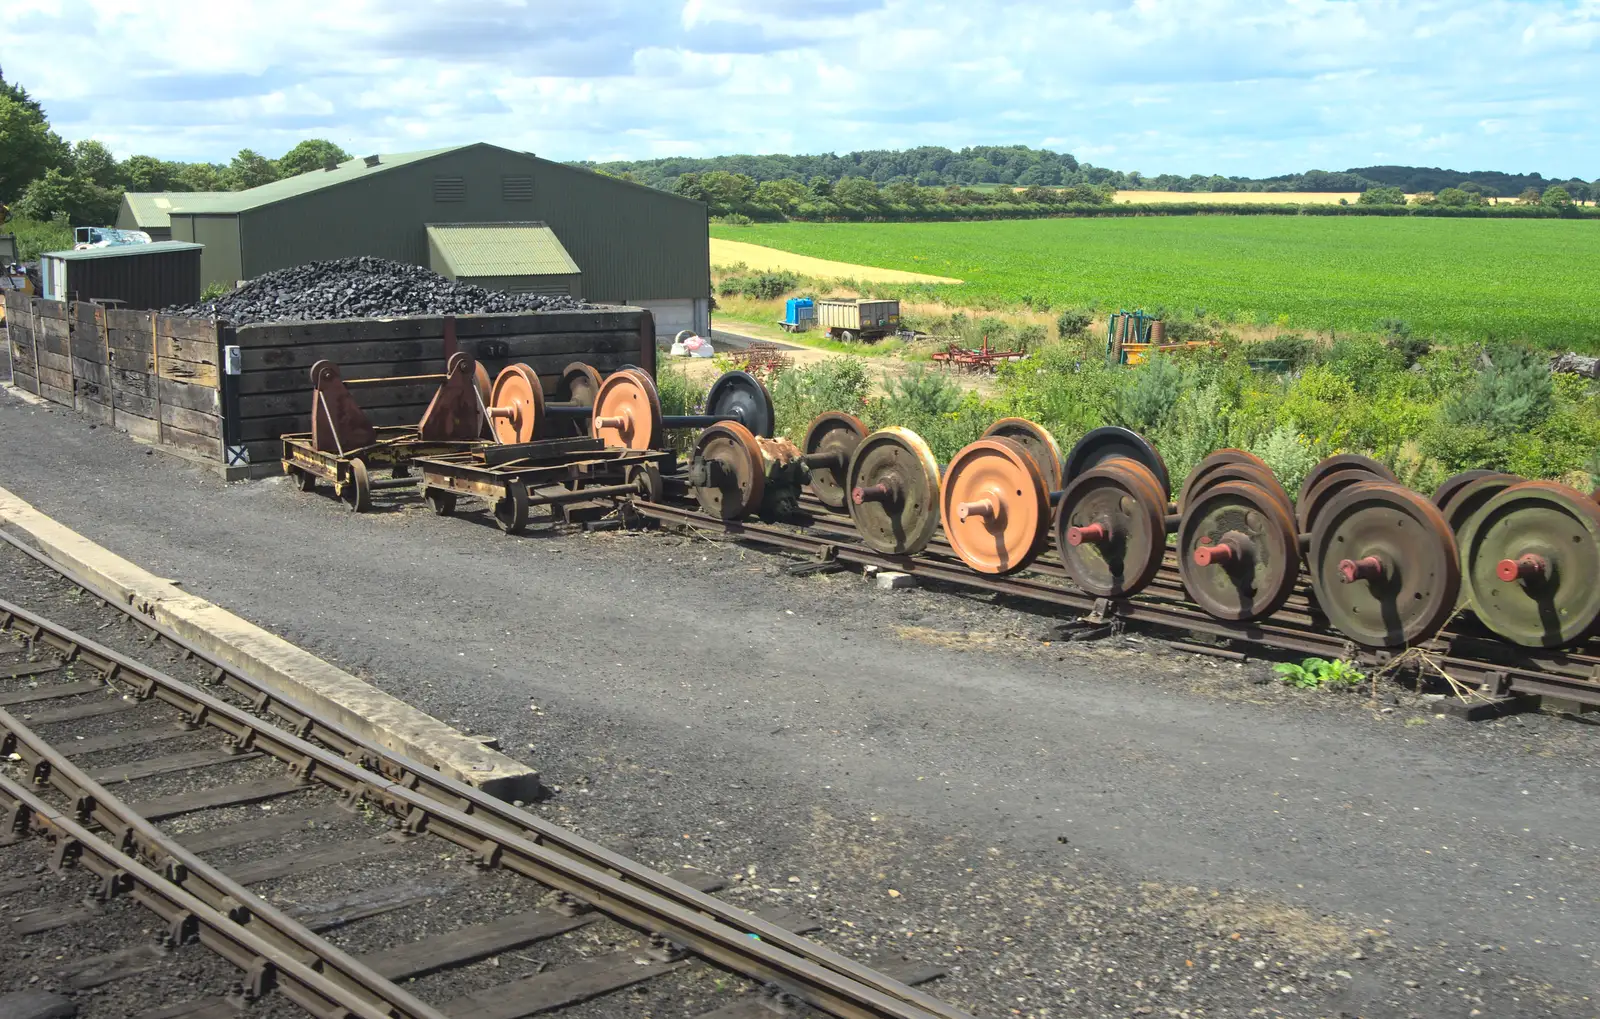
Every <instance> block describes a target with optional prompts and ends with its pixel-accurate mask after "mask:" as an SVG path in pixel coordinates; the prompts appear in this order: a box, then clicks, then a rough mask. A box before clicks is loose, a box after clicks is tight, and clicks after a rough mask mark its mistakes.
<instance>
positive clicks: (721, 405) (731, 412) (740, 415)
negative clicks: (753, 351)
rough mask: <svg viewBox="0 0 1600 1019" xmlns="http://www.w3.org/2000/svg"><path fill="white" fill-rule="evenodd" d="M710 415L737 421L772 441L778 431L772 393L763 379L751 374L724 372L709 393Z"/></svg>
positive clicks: (707, 403) (707, 397)
mask: <svg viewBox="0 0 1600 1019" xmlns="http://www.w3.org/2000/svg"><path fill="white" fill-rule="evenodd" d="M706 413H707V414H709V415H711V416H713V417H725V418H733V419H734V420H735V421H737V422H739V423H740V424H741V425H744V426H745V427H746V428H748V429H749V430H750V432H751V434H753V435H759V436H761V437H762V438H763V439H770V438H772V434H773V432H774V431H775V430H776V429H777V426H778V420H777V414H776V413H775V412H774V410H773V407H772V394H770V393H768V392H767V387H766V386H764V385H762V384H761V380H760V379H758V378H756V377H755V376H754V375H751V374H750V373H749V372H746V371H740V370H738V369H737V368H735V369H734V370H733V371H727V372H723V373H722V375H721V376H720V377H718V379H717V381H715V382H713V383H711V389H710V391H709V392H707V393H706Z"/></svg>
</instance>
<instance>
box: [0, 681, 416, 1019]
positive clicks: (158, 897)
mask: <svg viewBox="0 0 1600 1019" xmlns="http://www.w3.org/2000/svg"><path fill="white" fill-rule="evenodd" d="M0 716H3V722H4V725H5V726H6V728H7V731H8V733H18V734H19V735H20V733H21V732H25V731H26V730H23V729H21V727H20V726H19V727H18V729H16V730H13V729H12V728H11V727H12V726H13V725H16V720H15V719H13V718H12V717H11V716H10V715H8V714H6V713H5V712H4V711H0ZM35 739H36V737H34V736H33V734H32V733H27V738H26V740H23V739H11V738H10V737H9V736H8V745H11V744H12V743H16V744H19V745H24V746H28V747H30V748H32V747H34V746H35V744H34V743H33V740H35ZM64 761H65V758H61V757H60V756H59V755H58V754H55V753H54V752H50V753H49V754H48V755H47V756H41V757H37V758H35V760H34V767H35V769H36V774H37V768H38V767H39V764H40V762H48V766H49V767H50V768H51V770H52V771H54V770H55V769H56V767H57V766H58V765H59V764H60V763H62V762H64ZM100 795H103V791H102V793H101V794H97V795H96V800H95V803H94V804H93V805H92V806H90V807H89V808H88V810H87V811H86V809H85V804H84V803H83V801H82V800H81V799H79V800H78V801H77V802H76V803H75V805H74V811H75V812H76V813H77V814H78V815H79V816H78V817H70V816H68V815H67V814H66V813H63V812H62V811H61V810H59V809H57V808H56V807H54V806H52V805H51V804H50V803H48V802H47V801H45V800H44V799H42V798H41V797H40V796H39V795H38V794H36V793H35V792H33V791H32V790H31V789H28V788H27V787H26V786H23V785H22V784H20V783H18V782H17V781H15V780H14V779H12V778H10V777H9V776H7V775H4V774H0V804H5V805H6V808H7V809H6V816H7V819H8V820H9V824H8V825H7V830H8V833H10V834H13V835H22V834H25V833H26V832H27V831H29V830H30V829H35V828H37V829H42V830H44V831H45V832H47V833H49V834H52V835H54V837H55V840H56V846H55V853H54V857H53V863H52V866H54V867H56V868H58V869H59V868H61V867H64V866H68V865H71V864H73V863H78V864H81V865H83V866H85V867H86V868H88V869H89V870H90V871H92V872H93V873H94V874H95V875H97V876H98V877H99V878H100V879H101V885H100V889H99V892H98V894H99V896H100V897H102V898H111V897H113V896H116V895H122V894H128V895H131V896H132V897H133V898H134V900H135V901H137V902H138V903H139V904H140V905H143V906H144V907H145V908H147V909H149V910H150V911H151V912H153V913H155V914H156V915H157V916H159V917H160V918H161V919H162V921H163V922H165V923H166V924H167V935H168V937H169V938H170V940H171V941H172V942H173V944H175V945H176V944H182V943H184V942H186V941H188V940H190V939H191V938H197V939H198V940H199V941H200V943H201V944H203V945H205V946H206V947H207V948H209V949H211V950H212V951H213V952H215V953H216V954H217V955H219V956H221V957H222V958H224V959H226V960H227V961H228V962H230V963H232V964H233V965H235V966H237V967H238V968H239V969H241V970H243V971H244V973H245V974H246V978H247V981H248V983H247V984H246V989H245V997H246V998H247V999H250V1000H254V999H255V998H259V997H260V996H261V995H262V994H264V993H266V992H267V991H268V990H271V989H273V988H276V989H278V990H280V991H282V993H283V994H284V995H285V996H286V997H287V998H289V999H290V1000H291V1001H293V1002H294V1003H295V1004H297V1005H300V1006H301V1007H302V1008H304V1009H306V1010H307V1011H308V1012H310V1013H311V1014H312V1015H317V1016H332V1015H345V1016H362V1017H364V1019H390V1017H392V1016H394V1015H397V1014H403V1015H415V1016H428V1017H437V1019H443V1017H442V1016H441V1015H440V1013H438V1012H436V1011H435V1010H433V1009H431V1008H428V1007H427V1006H425V1005H424V1006H423V1007H422V1008H421V1009H420V1010H406V1011H404V1012H397V1011H395V1010H394V1009H393V1008H392V1007H382V1008H380V1007H378V1006H377V1005H375V1004H373V1002H372V1001H370V1000H369V999H367V998H366V997H364V996H362V995H359V994H356V993H354V992H353V991H352V990H351V989H350V988H349V987H348V986H346V985H344V984H342V983H340V982H339V981H338V980H337V979H335V977H334V976H331V975H329V974H327V973H325V972H318V971H317V970H316V969H314V968H313V965H314V964H316V963H320V964H323V965H326V963H327V959H326V957H325V956H324V955H322V954H321V953H318V954H316V955H315V956H314V957H313V958H314V959H315V960H316V963H307V962H306V961H305V960H304V958H303V957H302V955H301V953H299V952H296V951H294V950H293V949H291V948H289V947H287V946H285V945H284V944H282V943H280V942H278V941H276V939H273V938H270V937H265V936H263V935H262V933H258V931H257V929H256V928H257V922H256V921H263V922H270V921H266V918H267V917H268V916H270V913H268V912H266V911H261V912H258V911H257V909H258V906H264V905H265V903H260V902H259V900H257V899H255V898H254V897H253V896H246V897H245V898H244V899H241V900H237V901H234V902H233V903H231V904H218V903H213V902H208V901H206V900H205V899H204V898H202V897H201V896H200V895H198V894H195V892H194V891H192V890H191V889H189V887H188V884H189V880H188V879H190V878H193V877H195V875H194V873H193V872H186V867H185V865H184V864H183V863H182V862H181V860H180V858H179V857H178V856H177V855H173V856H169V857H167V858H166V859H164V860H160V861H158V862H159V864H160V866H161V870H160V871H157V870H154V869H152V868H151V867H149V866H147V865H146V864H145V863H143V862H141V861H140V860H139V859H137V858H136V857H135V856H134V855H133V853H134V852H136V850H134V849H133V848H132V847H130V846H128V845H127V844H126V843H124V844H123V845H119V846H113V845H112V844H111V843H109V842H106V841H105V840H103V839H101V838H100V837H98V836H97V835H95V834H94V833H93V832H91V831H90V830H89V829H88V828H87V827H86V826H85V824H84V815H85V814H86V813H89V812H92V813H93V814H94V815H95V818H94V819H95V820H96V821H100V820H101V819H102V818H104V817H106V816H108V814H110V815H112V816H121V813H122V811H125V810H126V808H125V807H123V805H122V804H121V803H120V802H119V801H116V800H114V799H112V798H110V797H107V798H105V799H99V798H98V797H99V796H100ZM170 848H171V849H172V850H173V852H174V854H177V853H179V852H181V850H179V848H178V847H177V846H176V845H175V844H173V845H171V846H170ZM268 908H269V909H270V907H268Z"/></svg>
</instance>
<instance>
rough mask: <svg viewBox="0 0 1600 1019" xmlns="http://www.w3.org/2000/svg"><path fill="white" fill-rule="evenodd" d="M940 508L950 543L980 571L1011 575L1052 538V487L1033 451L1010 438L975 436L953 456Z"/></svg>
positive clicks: (942, 488) (940, 498) (965, 560)
mask: <svg viewBox="0 0 1600 1019" xmlns="http://www.w3.org/2000/svg"><path fill="white" fill-rule="evenodd" d="M939 512H940V515H941V516H942V517H943V518H944V536H945V537H946V538H947V539H948V540H949V542H950V547H951V548H953V549H955V552H956V555H958V556H960V557H961V559H962V561H963V562H965V563H966V564H967V565H968V566H970V567H972V568H973V569H975V570H977V571H978V572H979V573H988V574H996V575H1004V574H1008V573H1015V572H1016V571H1018V570H1020V569H1022V568H1023V567H1025V566H1027V565H1028V564H1029V563H1031V562H1033V561H1034V559H1036V558H1038V555H1039V553H1040V552H1042V551H1044V547H1045V545H1046V544H1048V543H1049V540H1050V490H1049V489H1048V488H1046V487H1045V480H1044V475H1043V474H1042V473H1041V472H1040V470H1039V464H1038V462H1037V461H1036V460H1035V459H1034V456H1033V454H1032V453H1030V452H1028V450H1027V449H1025V448H1024V447H1023V445H1022V444H1021V443H1020V442H1016V441H1014V440H1011V439H1005V438H991V439H979V440H978V441H977V442H974V443H971V444H969V445H967V446H965V447H963V448H962V449H961V451H960V452H958V453H956V455H955V456H954V457H953V458H951V460H950V463H949V464H947V465H946V466H945V469H944V480H943V481H942V482H940V485H939Z"/></svg>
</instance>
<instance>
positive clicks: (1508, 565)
mask: <svg viewBox="0 0 1600 1019" xmlns="http://www.w3.org/2000/svg"><path fill="white" fill-rule="evenodd" d="M1549 572H1550V563H1549V561H1547V560H1546V559H1545V557H1544V556H1542V555H1536V554H1534V553H1532V552H1529V553H1527V554H1526V555H1521V556H1518V557H1517V558H1515V559H1502V560H1500V562H1499V563H1497V564H1496V565H1495V568H1494V575H1495V576H1497V577H1499V578H1500V579H1501V580H1503V581H1505V582H1506V583H1508V584H1509V583H1511V582H1512V581H1513V580H1534V579H1537V578H1539V577H1543V576H1544V575H1545V574H1547V573H1549Z"/></svg>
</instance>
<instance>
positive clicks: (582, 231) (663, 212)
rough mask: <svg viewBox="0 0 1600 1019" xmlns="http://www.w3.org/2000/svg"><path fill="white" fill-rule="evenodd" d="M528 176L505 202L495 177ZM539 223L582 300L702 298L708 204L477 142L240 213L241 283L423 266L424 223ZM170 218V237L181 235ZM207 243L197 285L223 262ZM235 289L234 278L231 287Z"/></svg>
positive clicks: (707, 283) (707, 247)
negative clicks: (366, 259)
mask: <svg viewBox="0 0 1600 1019" xmlns="http://www.w3.org/2000/svg"><path fill="white" fill-rule="evenodd" d="M436 176H447V177H461V178H464V179H465V181H466V197H465V200H463V201H458V202H436V201H434V196H433V181H434V178H435V177H436ZM505 176H532V177H533V182H534V183H533V200H532V201H505V200H503V199H502V197H501V188H500V184H501V178H502V177H505ZM519 220H539V221H543V222H545V223H548V224H549V225H550V226H551V227H552V228H553V229H554V230H555V232H556V236H557V237H559V238H560V240H561V243H562V245H563V246H564V247H565V248H566V249H567V251H568V253H570V254H571V255H572V257H573V259H574V260H575V261H576V262H577V263H578V266H579V268H580V269H581V270H582V271H583V284H582V287H583V295H584V297H585V298H587V299H589V300H591V301H600V302H622V301H627V300H635V299H640V300H643V299H650V298H664V297H705V296H707V295H708V294H709V293H710V245H709V242H708V239H707V237H708V234H707V229H706V210H705V206H704V205H701V204H700V203H698V202H689V201H685V200H684V199H681V198H677V197H675V196H672V195H668V194H664V193H662V192H660V191H656V190H653V189H651V188H646V187H641V186H638V185H634V184H628V183H625V182H623V181H618V180H614V179H611V178H607V177H602V176H599V175H598V174H593V173H590V172H588V171H585V170H579V169H576V168H573V167H567V166H562V165H561V164H559V163H552V162H549V161H547V160H543V159H537V158H535V157H532V156H527V155H523V154H521V153H517V152H512V151H509V150H507V149H501V148H498V147H496V146H492V145H475V146H471V147H469V148H466V149H461V150H457V151H454V152H450V153H446V154H445V155H442V156H436V157H433V158H431V159H426V160H419V161H417V162H414V163H408V164H405V165H402V166H396V167H395V168H393V169H390V170H384V171H381V172H374V173H372V174H371V175H370V176H366V177H362V178H359V179H357V180H354V181H350V182H348V183H344V184H339V185H335V186H331V187H327V188H324V189H321V190H318V191H313V192H310V193H308V194H304V195H299V196H296V197H293V198H288V199H285V200H283V201H281V202H278V203H276V204H274V205H268V206H263V207H261V208H257V209H250V210H246V211H245V212H242V213H240V214H239V243H240V246H241V250H242V252H243V258H242V262H241V266H240V267H241V268H242V270H243V275H241V276H240V277H238V278H241V279H242V278H248V277H253V276H257V275H259V274H261V273H263V272H268V271H270V270H272V269H280V268H284V267H286V266H291V265H299V264H301V263H304V262H310V261H315V260H317V259H323V258H342V257H346V256H351V255H378V256H382V257H384V258H392V259H396V260H397V261H402V262H412V263H414V264H417V265H427V264H428V262H429V258H428V240H427V233H426V230H425V227H426V225H427V224H428V223H480V222H502V221H519ZM177 221H178V217H176V216H174V217H173V223H174V231H173V239H175V240H179V239H184V238H180V237H179V236H178V231H177V227H176V224H177ZM213 264H214V263H213V259H212V257H211V252H210V249H209V247H208V249H207V257H206V265H207V272H206V278H207V281H208V282H209V281H210V280H211V279H213V278H215V272H216V271H220V270H221V269H222V268H223V267H224V265H225V264H226V263H225V262H223V261H217V262H216V263H215V265H216V266H217V269H216V270H215V271H214V270H213V268H212V267H213ZM228 282H232V280H231V279H230V280H228Z"/></svg>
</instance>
